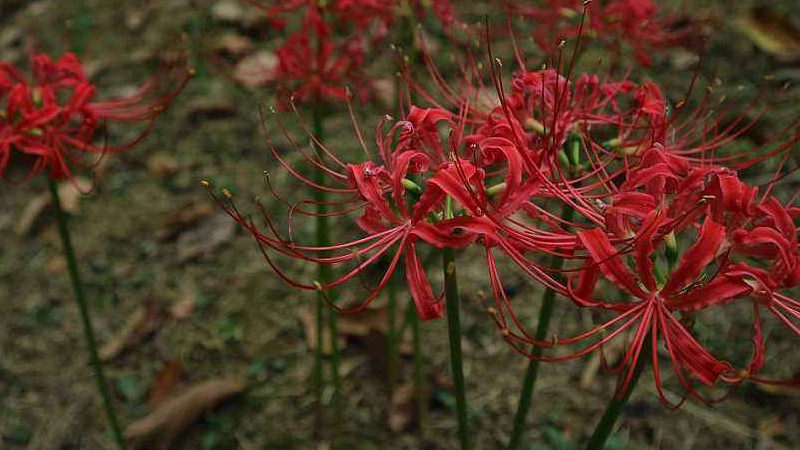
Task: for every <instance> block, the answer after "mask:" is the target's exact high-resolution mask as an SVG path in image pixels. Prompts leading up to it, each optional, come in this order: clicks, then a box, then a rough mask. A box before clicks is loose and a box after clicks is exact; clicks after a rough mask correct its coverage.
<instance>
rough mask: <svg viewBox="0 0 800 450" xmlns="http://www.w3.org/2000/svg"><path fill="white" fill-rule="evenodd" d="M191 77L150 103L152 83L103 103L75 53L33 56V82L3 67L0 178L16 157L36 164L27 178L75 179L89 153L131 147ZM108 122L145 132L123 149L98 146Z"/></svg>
mask: <svg viewBox="0 0 800 450" xmlns="http://www.w3.org/2000/svg"><path fill="white" fill-rule="evenodd" d="M190 76H191V74H189V75H187V76H185V77H184V78H183V80H182V81H181V82H180V84H179V85H178V87H177V88H176V89H175V90H173V91H172V92H170V93H168V94H166V95H163V96H161V97H159V98H156V99H154V100H149V97H151V94H152V93H153V92H154V88H155V86H154V83H153V82H152V81H150V82H147V83H145V84H144V85H143V86H142V87H141V88H140V89H139V90H137V91H136V93H134V94H133V95H131V96H129V97H126V98H121V99H117V100H110V101H101V102H99V101H94V100H93V99H94V96H95V87H94V85H92V84H91V82H90V81H88V80H87V79H86V77H85V76H84V74H83V68H82V66H81V64H80V62H79V60H78V58H77V57H76V56H75V55H73V54H71V53H67V54H65V55H63V56H62V57H61V58H60V59H59V60H57V61H53V60H52V59H51V58H50V57H49V56H48V55H45V54H36V55H34V56H33V58H32V76H31V79H30V80H28V79H26V77H24V76H23V75H22V73H21V72H20V71H19V70H17V69H16V68H15V67H13V66H12V65H10V64H7V63H2V64H0V177H1V176H2V175H3V173H4V172H5V169H6V167H7V166H8V164H9V161H10V159H11V155H12V152H15V153H19V154H20V155H25V156H27V157H30V158H33V161H34V162H33V166H32V168H31V169H30V172H29V176H33V175H36V174H38V173H40V172H43V171H45V170H47V171H49V174H50V176H51V177H53V178H54V179H65V178H70V177H71V175H72V167H73V166H75V165H84V164H85V161H84V160H83V156H84V155H86V154H87V153H88V154H95V155H103V154H106V153H115V152H119V151H123V150H126V149H129V148H131V147H133V146H134V145H136V144H137V143H138V142H139V141H141V139H142V138H144V136H146V134H147V133H148V132H149V131H150V129H151V127H152V125H153V123H154V120H155V118H156V117H157V116H158V115H159V114H160V113H161V112H162V111H163V110H164V108H165V107H166V106H167V105H168V104H169V103H170V102H171V101H172V100H173V99H174V98H175V96H176V95H177V94H178V93H179V92H180V91H181V90H182V89H183V87H184V86H185V85H186V83H187V82H188V80H189V79H190ZM108 122H141V123H145V124H146V127H145V129H144V130H143V131H142V132H141V133H140V134H139V136H137V137H136V138H134V139H132V140H131V141H129V142H127V143H125V144H121V145H117V146H107V145H106V146H102V147H101V146H97V145H95V144H94V143H93V141H94V138H95V135H96V132H97V129H98V127H99V126H100V124H101V123H108Z"/></svg>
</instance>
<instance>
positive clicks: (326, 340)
mask: <svg viewBox="0 0 800 450" xmlns="http://www.w3.org/2000/svg"><path fill="white" fill-rule="evenodd" d="M315 317H316V315H315V313H314V311H312V310H311V309H301V310H300V311H298V313H297V318H298V319H300V323H302V324H303V334H305V337H306V344H308V348H310V349H311V350H316V349H317V323H316V319H315ZM323 331H324V333H323V336H322V339H323V340H322V354H323V355H330V354H331V351H332V346H331V340H330V333H328V327H324V328H323Z"/></svg>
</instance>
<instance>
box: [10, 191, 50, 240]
mask: <svg viewBox="0 0 800 450" xmlns="http://www.w3.org/2000/svg"><path fill="white" fill-rule="evenodd" d="M50 203H51V199H50V194H42V195H37V196H36V197H34V198H32V199H31V200H30V201H29V202H28V203H27V204H26V205H25V209H23V210H22V214H20V216H19V219H18V220H17V224H16V225H15V226H14V233H16V234H17V236H20V237H22V236H28V235H30V234H33V232H34V231H35V230H37V229H39V227H40V226H41V223H42V222H43V221H44V216H45V214H44V213H45V212H46V211H48V209H49V207H50Z"/></svg>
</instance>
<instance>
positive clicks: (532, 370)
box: [506, 206, 575, 450]
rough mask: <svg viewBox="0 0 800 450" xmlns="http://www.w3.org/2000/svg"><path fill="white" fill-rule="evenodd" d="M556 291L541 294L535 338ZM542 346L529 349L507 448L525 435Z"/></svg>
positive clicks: (567, 217)
mask: <svg viewBox="0 0 800 450" xmlns="http://www.w3.org/2000/svg"><path fill="white" fill-rule="evenodd" d="M574 214H575V210H574V209H572V208H570V207H569V206H565V207H564V211H563V212H562V213H561V218H562V219H563V220H564V222H570V221H571V220H572V217H573V215H574ZM551 261H552V262H551V267H553V270H555V271H558V270H561V269H562V268H563V267H564V259H563V258H559V257H556V256H554V257H553V258H552V260H551ZM555 299H556V291H555V290H553V289H551V288H546V289H545V291H544V293H543V294H542V306H541V309H540V310H539V322H538V324H537V325H536V340H538V341H543V340H545V339H546V338H547V333H548V331H549V329H550V319H551V318H552V317H553V309H554V308H555ZM543 351H544V347H540V346H536V345H534V346H533V348H532V349H531V354H532V355H533V358H531V360H530V362H529V363H528V369H527V370H526V371H525V380H524V381H523V383H522V391H521V392H520V396H519V404H518V405H517V413H516V415H515V416H514V428H513V430H512V432H511V438H510V439H509V441H508V446H507V447H506V449H507V450H516V449H518V448H519V446H520V444H521V443H522V438H523V437H524V435H525V429H526V426H525V422H526V419H527V417H528V412H529V411H530V409H531V403H532V400H533V391H534V389H535V388H536V380H537V378H538V376H539V363H540V362H541V361H540V360H539V358H540V357H541V356H542V352H543Z"/></svg>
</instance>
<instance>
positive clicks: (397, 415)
mask: <svg viewBox="0 0 800 450" xmlns="http://www.w3.org/2000/svg"><path fill="white" fill-rule="evenodd" d="M416 416H417V408H416V401H415V399H414V385H413V384H411V383H404V384H402V385H400V386H399V387H397V388H396V389H395V390H394V392H393V393H392V403H391V405H390V407H389V416H388V421H389V429H390V430H392V432H393V433H403V432H406V431H408V430H409V429H411V426H412V425H413V424H414V422H415V420H416V418H417V417H416Z"/></svg>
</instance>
